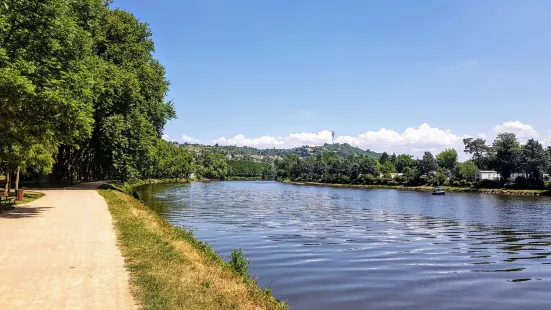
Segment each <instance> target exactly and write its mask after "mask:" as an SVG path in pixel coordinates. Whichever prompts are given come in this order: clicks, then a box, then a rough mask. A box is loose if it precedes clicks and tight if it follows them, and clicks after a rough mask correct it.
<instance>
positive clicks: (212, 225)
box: [142, 182, 551, 310]
mask: <svg viewBox="0 0 551 310" xmlns="http://www.w3.org/2000/svg"><path fill="white" fill-rule="evenodd" d="M152 193H153V197H154V199H153V200H151V197H152ZM142 196H143V197H144V199H146V201H147V202H148V203H149V204H150V205H153V206H154V207H155V208H156V209H157V211H158V212H160V213H161V214H163V215H165V216H166V218H167V219H168V221H169V222H170V223H172V224H173V225H177V226H185V227H188V228H192V229H193V230H195V234H196V236H197V237H198V238H199V239H201V240H205V241H207V242H209V243H210V244H211V246H212V247H213V248H214V249H215V250H216V251H217V252H218V253H219V254H220V255H222V256H225V257H228V255H229V253H230V252H231V250H232V249H233V248H238V247H241V248H244V250H245V255H246V256H247V258H249V259H251V273H252V274H254V275H255V276H258V277H259V279H258V281H259V283H260V284H261V285H262V286H270V287H272V289H273V291H274V294H275V295H276V296H277V297H278V298H279V299H283V300H287V302H288V303H289V304H290V305H291V308H293V309H312V310H325V309H339V310H348V309H482V308H483V309H485V310H489V309H500V310H501V309H519V308H523V309H551V259H550V257H551V247H550V245H551V200H549V199H548V198H545V197H530V198H527V197H503V196H492V195H477V194H459V193H457V194H455V193H452V194H449V195H448V196H443V197H441V196H432V195H430V194H428V193H418V192H407V191H395V190H357V189H343V188H326V187H310V186H295V185H285V184H281V183H274V182H213V183H191V184H187V185H177V186H162V185H156V186H155V185H153V186H149V187H145V188H143V191H142Z"/></svg>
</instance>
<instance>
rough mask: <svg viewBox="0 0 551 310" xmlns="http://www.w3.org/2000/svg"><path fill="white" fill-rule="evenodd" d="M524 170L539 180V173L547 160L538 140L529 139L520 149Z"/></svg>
mask: <svg viewBox="0 0 551 310" xmlns="http://www.w3.org/2000/svg"><path fill="white" fill-rule="evenodd" d="M522 154H523V159H524V161H525V164H524V172H525V173H526V174H528V175H530V176H532V178H534V179H536V180H541V174H542V172H543V171H544V170H545V168H546V164H547V161H548V157H547V154H546V152H545V149H544V148H543V146H542V145H541V143H539V142H538V141H536V140H534V139H530V140H528V141H527V142H526V144H525V145H524V148H523V149H522Z"/></svg>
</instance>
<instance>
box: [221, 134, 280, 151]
mask: <svg viewBox="0 0 551 310" xmlns="http://www.w3.org/2000/svg"><path fill="white" fill-rule="evenodd" d="M212 143H213V144H221V145H237V146H253V147H258V148H272V147H282V146H283V145H284V144H285V142H283V141H282V140H281V137H270V136H262V137H260V138H253V139H249V138H245V136H244V135H237V136H235V137H233V138H225V137H221V138H219V139H216V140H214V141H212Z"/></svg>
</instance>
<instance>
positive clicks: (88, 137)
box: [0, 0, 191, 183]
mask: <svg viewBox="0 0 551 310" xmlns="http://www.w3.org/2000/svg"><path fill="white" fill-rule="evenodd" d="M109 3H110V1H103V0H78V1H77V0H45V1H31V0H14V1H6V0H0V42H1V43H0V106H1V107H2V109H0V132H1V133H2V134H1V135H0V163H2V164H4V165H6V166H7V167H8V168H7V169H8V170H12V169H15V168H16V167H23V168H25V167H29V168H31V169H33V170H35V171H40V172H49V171H51V170H52V166H53V164H54V162H55V165H54V166H53V177H54V179H58V180H64V181H66V182H68V183H70V182H72V181H73V180H79V181H80V180H82V179H97V178H117V179H120V180H123V181H126V180H134V179H137V178H147V177H151V176H173V175H186V174H189V171H190V169H191V168H190V166H189V163H190V161H189V158H190V155H186V154H184V153H183V152H180V151H177V150H176V147H175V146H174V147H173V148H174V150H168V148H170V147H171V146H167V145H164V144H163V143H161V142H160V136H161V135H162V130H163V127H164V125H165V123H166V122H167V121H168V120H169V119H171V118H173V117H174V116H175V112H174V107H173V105H172V103H170V102H168V103H167V102H165V101H164V98H165V95H166V93H167V91H168V85H169V83H168V81H167V80H166V78H165V71H164V68H163V66H162V65H161V64H160V63H159V62H158V61H157V60H155V59H154V58H153V52H154V44H153V41H152V40H151V30H150V29H149V28H148V26H147V24H145V23H142V22H140V21H139V20H138V19H137V18H136V17H134V16H133V15H132V14H130V13H128V12H125V11H123V10H118V9H111V8H110V7H109V6H108V4H109ZM29 12H32V14H31V13H29ZM158 147H160V148H162V150H159V149H158ZM55 153H57V154H56V155H55V160H54V159H53V158H52V155H54V154H55ZM159 154H164V155H170V156H172V155H174V156H175V157H177V158H178V159H184V163H185V164H184V165H185V166H186V167H185V168H184V167H178V166H179V164H177V163H176V161H177V159H173V160H170V159H168V160H167V161H171V162H170V163H168V162H167V161H159V160H158V157H159Z"/></svg>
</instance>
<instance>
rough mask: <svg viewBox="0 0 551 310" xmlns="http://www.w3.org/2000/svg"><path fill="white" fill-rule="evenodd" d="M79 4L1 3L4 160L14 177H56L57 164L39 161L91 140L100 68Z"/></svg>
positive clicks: (50, 0)
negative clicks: (30, 172) (41, 168)
mask: <svg viewBox="0 0 551 310" xmlns="http://www.w3.org/2000/svg"><path fill="white" fill-rule="evenodd" d="M75 2H76V1H69V0H66V1H60V0H45V1H23V0H21V1H5V0H3V1H0V42H1V43H0V106H1V107H2V108H1V109H0V132H1V133H2V134H1V135H0V145H2V147H1V148H0V158H3V159H5V160H6V161H7V162H8V171H10V170H13V169H16V170H19V169H20V168H21V167H24V166H25V165H29V164H34V165H37V164H38V165H45V168H46V170H49V169H50V168H51V167H52V163H53V161H52V160H49V161H43V160H41V161H40V163H38V162H33V160H34V159H37V158H43V157H45V156H49V157H50V158H51V156H52V155H53V152H55V150H56V148H57V146H58V145H60V144H63V143H65V144H72V145H76V144H77V142H78V141H80V140H82V139H86V138H88V137H89V136H90V134H91V132H92V125H93V119H92V113H93V107H92V102H93V100H94V98H95V96H96V93H95V92H94V91H93V90H94V89H95V87H96V86H97V80H96V79H95V76H96V74H97V66H96V64H97V63H96V61H95V58H94V55H93V53H92V40H91V38H90V36H89V33H87V31H86V30H85V29H83V28H82V27H81V26H80V25H79V23H78V20H77V15H76V14H74V13H75V12H74V10H73V6H72V5H73V4H74V3H75ZM29 12H32V14H31V13H29ZM44 152H47V153H49V154H45V153H44Z"/></svg>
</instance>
